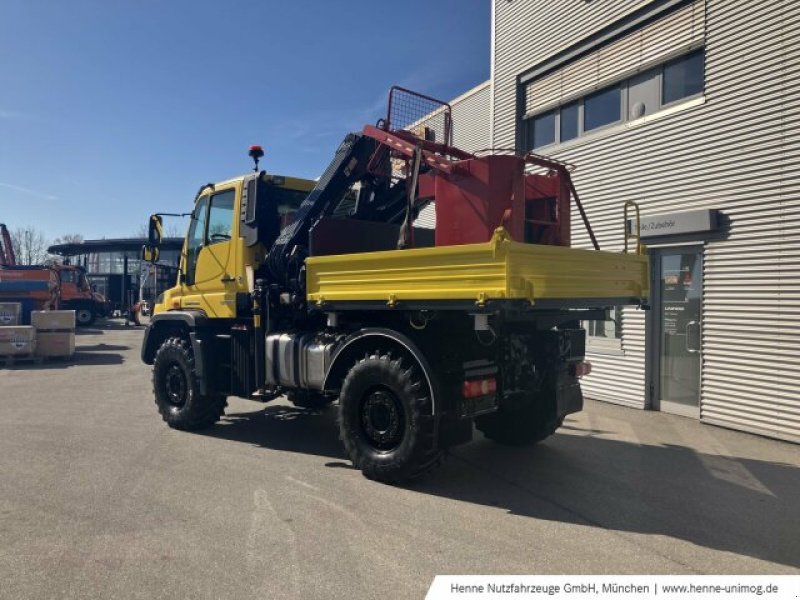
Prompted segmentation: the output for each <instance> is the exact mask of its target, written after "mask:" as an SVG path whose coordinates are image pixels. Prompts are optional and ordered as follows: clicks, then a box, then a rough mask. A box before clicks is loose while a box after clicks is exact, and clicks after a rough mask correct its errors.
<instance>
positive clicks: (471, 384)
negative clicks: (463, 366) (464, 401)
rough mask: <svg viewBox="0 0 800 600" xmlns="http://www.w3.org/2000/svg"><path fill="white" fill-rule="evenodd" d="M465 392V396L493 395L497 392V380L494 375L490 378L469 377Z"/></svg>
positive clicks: (465, 382) (465, 384)
mask: <svg viewBox="0 0 800 600" xmlns="http://www.w3.org/2000/svg"><path fill="white" fill-rule="evenodd" d="M463 393H464V398H479V397H481V396H493V395H494V394H495V393H497V380H496V379H495V378H494V377H490V378H488V379H467V380H466V381H464V389H463Z"/></svg>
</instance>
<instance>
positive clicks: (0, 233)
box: [0, 223, 17, 267]
mask: <svg viewBox="0 0 800 600" xmlns="http://www.w3.org/2000/svg"><path fill="white" fill-rule="evenodd" d="M0 238H2V241H1V242H0V266H5V267H13V266H15V265H16V264H17V257H16V256H15V255H14V246H13V245H12V244H11V234H10V233H8V228H7V227H6V226H5V224H4V223H0Z"/></svg>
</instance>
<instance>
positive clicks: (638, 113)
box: [627, 69, 661, 120]
mask: <svg viewBox="0 0 800 600" xmlns="http://www.w3.org/2000/svg"><path fill="white" fill-rule="evenodd" d="M660 72H661V69H650V70H649V71H647V72H645V73H642V74H641V75H637V76H636V77H631V78H630V79H629V80H628V117H627V118H628V119H630V120H633V119H640V118H642V117H645V116H647V115H651V114H653V113H654V112H656V111H657V110H658V109H659V108H661V103H660V102H659V93H660V90H659V74H660Z"/></svg>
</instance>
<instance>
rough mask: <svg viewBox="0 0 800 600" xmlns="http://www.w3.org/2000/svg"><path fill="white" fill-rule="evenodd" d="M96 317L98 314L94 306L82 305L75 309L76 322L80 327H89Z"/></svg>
mask: <svg viewBox="0 0 800 600" xmlns="http://www.w3.org/2000/svg"><path fill="white" fill-rule="evenodd" d="M96 318H97V314H96V313H95V312H94V309H92V308H86V307H81V308H79V309H77V310H76V311H75V323H76V324H77V325H78V326H79V327H88V326H89V325H91V324H92V323H94V321H95V319H96Z"/></svg>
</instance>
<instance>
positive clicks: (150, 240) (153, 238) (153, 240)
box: [147, 215, 164, 248]
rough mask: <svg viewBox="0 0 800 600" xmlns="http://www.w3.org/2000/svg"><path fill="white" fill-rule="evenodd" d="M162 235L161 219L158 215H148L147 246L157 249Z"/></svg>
mask: <svg viewBox="0 0 800 600" xmlns="http://www.w3.org/2000/svg"><path fill="white" fill-rule="evenodd" d="M163 235H164V227H163V219H162V218H161V217H160V216H158V215H150V223H149V224H148V227H147V244H148V245H149V246H151V247H153V248H158V246H160V245H161V238H162V237H163Z"/></svg>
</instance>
